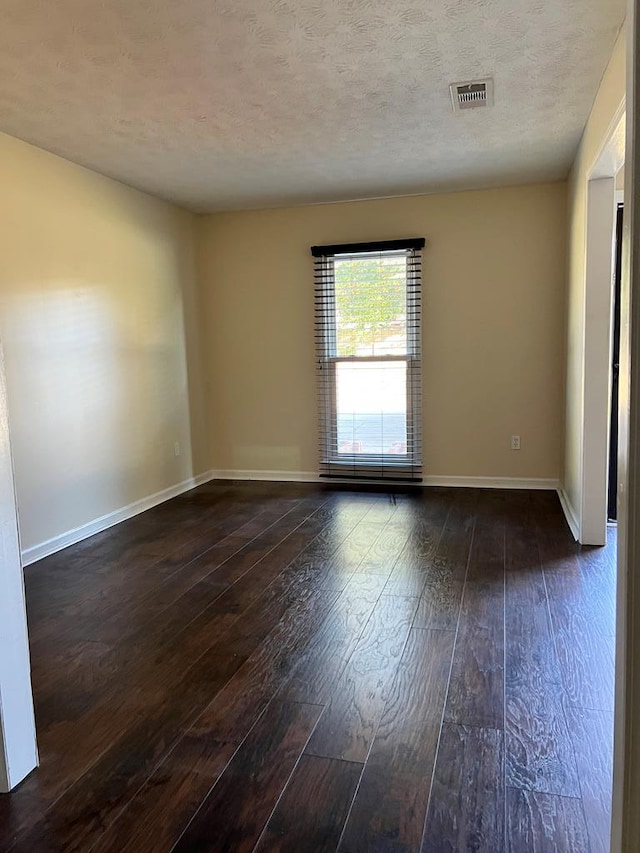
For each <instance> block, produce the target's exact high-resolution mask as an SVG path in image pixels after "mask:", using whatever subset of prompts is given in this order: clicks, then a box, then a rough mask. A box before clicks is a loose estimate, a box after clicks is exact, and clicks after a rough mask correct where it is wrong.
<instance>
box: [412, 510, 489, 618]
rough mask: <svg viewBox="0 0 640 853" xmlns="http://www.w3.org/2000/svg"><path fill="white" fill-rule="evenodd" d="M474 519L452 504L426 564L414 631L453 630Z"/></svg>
mask: <svg viewBox="0 0 640 853" xmlns="http://www.w3.org/2000/svg"><path fill="white" fill-rule="evenodd" d="M474 522H475V516H474V514H473V512H472V511H470V510H469V508H468V507H465V506H464V505H463V506H461V507H459V506H456V505H454V506H453V507H452V508H451V510H450V512H449V515H448V518H447V520H446V523H445V526H444V529H443V531H442V536H441V538H440V541H439V542H438V545H437V548H436V550H435V553H434V555H433V557H432V559H431V560H430V561H429V564H428V570H427V573H426V575H427V576H426V581H425V584H424V587H423V591H422V595H421V597H420V602H419V604H418V611H417V613H416V618H415V621H414V625H415V627H416V628H441V629H443V630H455V628H456V625H457V622H458V614H459V611H460V603H461V601H462V589H463V585H464V580H465V576H466V573H467V566H468V563H469V554H470V550H471V541H472V538H473V527H474Z"/></svg>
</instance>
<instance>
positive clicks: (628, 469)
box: [611, 0, 640, 853]
mask: <svg viewBox="0 0 640 853" xmlns="http://www.w3.org/2000/svg"><path fill="white" fill-rule="evenodd" d="M639 5H640V0H629V2H628V12H627V30H628V43H627V103H628V105H629V109H628V122H627V145H626V150H627V156H626V162H625V187H624V203H625V210H624V213H625V219H624V228H623V238H622V297H621V300H620V309H621V311H620V320H621V322H620V383H619V387H620V401H619V443H618V588H617V621H616V703H615V723H614V755H613V809H612V820H611V853H626V851H636V850H638V849H639V845H640V809H638V805H637V798H638V791H640V718H639V717H638V708H640V669H639V665H638V658H639V655H640V322H638V321H637V318H638V317H639V316H640V315H639V312H640V183H639V181H638V175H640V124H639V121H638V115H637V114H638V108H639V107H640V56H638V49H637V48H638V43H639V38H638V28H639V26H640V9H639Z"/></svg>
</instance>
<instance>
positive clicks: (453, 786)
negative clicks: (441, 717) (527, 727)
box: [421, 723, 524, 853]
mask: <svg viewBox="0 0 640 853" xmlns="http://www.w3.org/2000/svg"><path fill="white" fill-rule="evenodd" d="M504 814H505V791H504V751H503V733H502V732H499V731H496V730H495V729H487V728H474V727H465V726H457V725H451V724H447V723H445V725H444V726H443V728H442V734H441V737H440V744H439V747H438V757H437V760H436V769H435V773H434V779H433V788H432V793H431V800H430V803H429V811H428V814H427V820H426V823H425V828H424V836H423V840H422V848H421V853H444V851H451V853H453V851H462V850H473V851H474V853H496V851H499V850H504V841H505V837H504ZM523 853H524V851H523Z"/></svg>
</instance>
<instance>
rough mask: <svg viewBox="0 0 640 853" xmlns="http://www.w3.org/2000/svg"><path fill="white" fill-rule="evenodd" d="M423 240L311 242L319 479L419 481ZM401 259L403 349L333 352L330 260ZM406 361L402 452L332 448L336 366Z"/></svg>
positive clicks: (335, 434)
mask: <svg viewBox="0 0 640 853" xmlns="http://www.w3.org/2000/svg"><path fill="white" fill-rule="evenodd" d="M424 245H425V240H424V239H423V238H412V239H409V240H400V241H383V242H376V243H360V244H343V245H333V246H314V247H312V250H311V251H312V254H313V256H314V258H315V261H316V264H315V296H316V298H315V313H316V362H317V373H318V401H319V424H318V430H319V457H320V458H319V467H320V476H321V477H323V478H324V477H327V478H331V477H337V478H348V479H367V480H369V479H375V480H378V479H393V480H403V481H405V480H409V481H420V480H422V401H421V380H422V317H421V290H422V287H421V284H422V283H421V261H422V248H423V247H424ZM398 255H404V256H405V257H406V258H407V273H406V278H405V292H406V297H405V298H406V317H407V321H406V336H407V342H406V351H405V352H404V353H403V354H400V355H397V354H394V355H372V356H340V355H338V341H337V333H338V328H337V317H336V292H335V262H336V261H337V260H348V259H350V258H353V259H354V260H355V259H359V258H366V257H371V256H373V257H384V256H387V257H390V256H398ZM366 362H375V363H384V362H386V363H392V362H399V363H404V364H405V365H406V374H405V376H406V397H407V399H406V408H405V416H406V430H407V451H406V453H404V454H389V453H380V454H364V453H357V452H355V451H353V452H352V453H345V452H344V451H343V452H340V451H339V449H338V410H337V370H338V365H339V364H343V363H366Z"/></svg>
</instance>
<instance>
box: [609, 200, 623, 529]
mask: <svg viewBox="0 0 640 853" xmlns="http://www.w3.org/2000/svg"><path fill="white" fill-rule="evenodd" d="M623 222H624V204H623V203H622V202H618V205H617V209H616V242H615V267H614V278H613V323H612V339H611V414H610V425H609V484H608V497H607V519H608V521H609V523H615V522H617V520H618V398H619V374H620V298H621V283H622V228H623Z"/></svg>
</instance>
